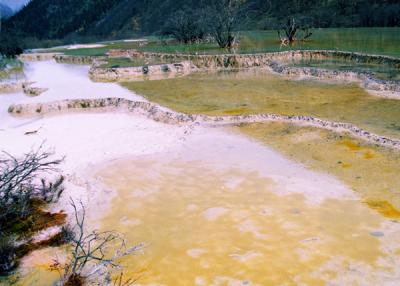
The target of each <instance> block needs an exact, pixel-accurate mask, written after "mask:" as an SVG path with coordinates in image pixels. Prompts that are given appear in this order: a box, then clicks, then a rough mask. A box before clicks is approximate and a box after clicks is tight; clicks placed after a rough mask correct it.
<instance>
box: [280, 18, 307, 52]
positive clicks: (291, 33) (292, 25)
mask: <svg viewBox="0 0 400 286" xmlns="http://www.w3.org/2000/svg"><path fill="white" fill-rule="evenodd" d="M282 29H283V31H284V33H285V36H284V37H282V35H281V31H280V29H278V36H279V38H280V40H281V44H282V45H285V46H287V45H290V44H292V43H293V42H294V41H296V40H300V41H305V40H306V39H308V38H310V37H311V36H312V34H313V33H312V31H311V28H310V27H309V26H307V25H300V24H299V23H297V21H296V19H295V18H289V19H288V20H287V22H286V24H285V25H284V26H283V27H282ZM299 31H301V33H302V34H301V35H300V34H299ZM298 35H300V37H299V38H297V36H298Z"/></svg>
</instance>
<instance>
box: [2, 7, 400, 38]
mask: <svg viewBox="0 0 400 286" xmlns="http://www.w3.org/2000/svg"><path fill="white" fill-rule="evenodd" d="M213 1H223V0H32V1H31V2H30V3H29V4H28V5H27V6H25V7H24V8H23V9H22V10H21V11H20V12H19V13H18V14H16V15H15V16H13V17H11V18H10V19H8V20H7V21H5V23H4V25H3V26H4V29H5V30H8V31H12V33H13V34H18V35H20V36H21V37H35V38H38V39H63V38H65V37H68V38H69V39H70V40H73V39H76V37H77V36H79V37H82V36H83V37H87V36H90V37H91V36H96V37H100V38H113V37H121V36H127V35H132V34H151V33H154V32H158V31H160V30H162V28H163V26H164V25H165V23H166V22H167V21H168V20H169V19H171V18H173V17H174V15H176V12H177V11H178V10H180V9H185V7H187V9H188V10H191V11H193V10H194V11H195V10H196V9H199V8H201V7H202V8H204V7H207V5H209V4H210V3H212V2H213ZM225 1H226V0H225ZM243 7H244V8H243V9H244V10H245V11H244V12H245V13H243V14H244V15H246V17H245V18H244V19H242V23H241V26H240V29H271V28H274V27H275V26H276V25H277V24H279V23H282V22H283V21H286V19H287V18H288V17H296V19H306V20H307V21H308V22H309V24H310V25H312V26H314V27H356V26H400V3H399V0H381V1H378V0H323V1H322V0H304V1H298V0H270V1H266V0H246V1H245V5H244V6H243Z"/></svg>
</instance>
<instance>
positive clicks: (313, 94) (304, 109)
mask: <svg viewBox="0 0 400 286" xmlns="http://www.w3.org/2000/svg"><path fill="white" fill-rule="evenodd" d="M123 86H125V87H127V88H129V89H130V90H133V91H134V92H136V93H138V94H141V95H143V96H144V97H146V98H147V99H148V100H150V101H153V102H157V103H159V104H161V105H163V106H167V107H169V108H171V109H174V110H177V111H180V112H185V113H191V114H193V113H202V114H209V115H240V114H256V113H275V114H284V115H309V116H314V117H319V118H323V119H327V120H331V121H339V122H348V123H353V124H355V125H358V126H359V127H361V128H365V129H367V130H369V131H371V132H375V133H378V134H381V135H386V136H391V137H397V138H400V112H399V110H400V100H394V99H382V98H378V97H375V96H372V95H369V94H368V93H367V92H366V91H365V90H364V89H362V88H360V87H358V86H357V85H355V84H348V85H343V84H329V83H322V82H315V81H310V80H303V81H296V80H293V79H287V78H284V77H281V76H276V75H272V74H270V73H268V72H265V71H262V70H248V71H240V72H219V73H211V74H192V75H190V76H187V77H184V78H176V79H169V80H160V81H144V82H131V83H124V84H123Z"/></svg>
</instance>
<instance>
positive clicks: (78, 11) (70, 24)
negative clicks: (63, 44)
mask: <svg viewBox="0 0 400 286" xmlns="http://www.w3.org/2000/svg"><path fill="white" fill-rule="evenodd" d="M118 1H119V0H58V1H55V0H33V1H31V2H30V3H29V4H28V5H26V6H25V7H24V8H23V9H22V10H21V11H20V12H19V13H17V14H16V15H15V16H13V17H11V18H10V19H9V20H8V21H7V22H5V24H4V27H5V29H9V30H17V31H18V32H19V33H21V34H22V35H28V36H30V37H36V38H38V39H48V38H49V39H55V38H63V37H64V36H66V35H68V34H69V33H72V32H79V31H84V30H85V29H86V28H87V27H88V26H89V25H90V24H92V23H93V22H95V21H96V20H98V19H100V18H101V17H102V16H103V15H104V13H105V12H106V11H108V10H109V9H110V8H111V7H112V6H113V5H114V4H115V3H116V2H118Z"/></svg>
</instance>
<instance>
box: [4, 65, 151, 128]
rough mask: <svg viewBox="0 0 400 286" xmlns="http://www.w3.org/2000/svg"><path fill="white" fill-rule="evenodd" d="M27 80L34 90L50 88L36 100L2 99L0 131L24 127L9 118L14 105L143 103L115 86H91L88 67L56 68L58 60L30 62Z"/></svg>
mask: <svg viewBox="0 0 400 286" xmlns="http://www.w3.org/2000/svg"><path fill="white" fill-rule="evenodd" d="M24 67H25V74H26V80H27V81H28V82H34V86H35V87H41V88H48V90H47V91H46V92H44V93H43V94H41V95H40V96H37V97H28V96H25V95H24V94H23V93H22V92H21V93H13V94H1V95H0V128H4V127H6V126H15V125H18V124H21V122H22V121H21V120H14V119H12V118H10V116H9V115H8V113H7V109H8V107H9V106H10V105H11V104H15V103H34V102H49V101H57V100H63V99H82V98H105V97H120V98H127V99H131V100H144V99H143V98H142V97H140V96H136V95H135V94H134V93H132V92H129V91H127V90H126V89H124V88H122V87H120V86H119V85H116V84H109V83H95V82H92V81H91V80H90V79H89V78H88V76H87V74H88V71H89V66H86V65H69V64H57V63H56V62H55V60H51V61H39V62H27V63H25V64H24Z"/></svg>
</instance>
